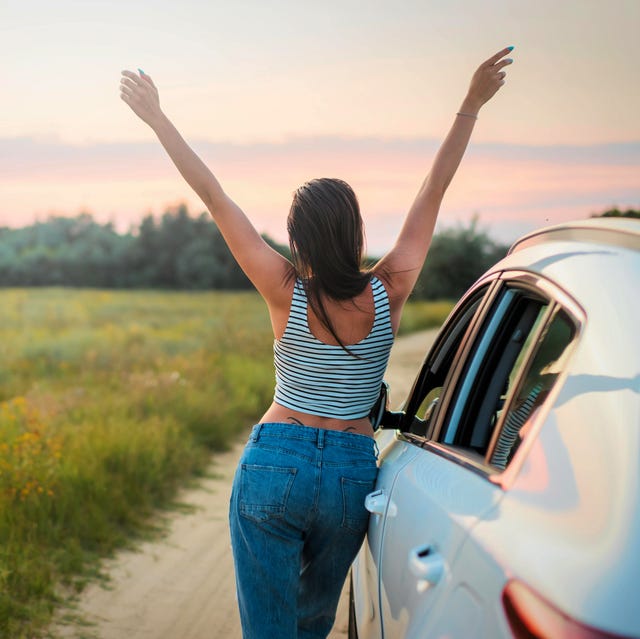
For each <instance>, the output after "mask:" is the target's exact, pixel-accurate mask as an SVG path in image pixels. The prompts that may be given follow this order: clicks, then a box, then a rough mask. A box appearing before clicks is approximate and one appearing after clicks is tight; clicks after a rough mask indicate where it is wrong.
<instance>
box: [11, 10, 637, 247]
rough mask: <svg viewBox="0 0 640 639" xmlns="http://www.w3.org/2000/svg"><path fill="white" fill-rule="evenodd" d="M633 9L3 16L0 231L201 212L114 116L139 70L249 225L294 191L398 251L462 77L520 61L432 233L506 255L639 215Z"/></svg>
mask: <svg viewBox="0 0 640 639" xmlns="http://www.w3.org/2000/svg"><path fill="white" fill-rule="evenodd" d="M639 28H640V2H638V0H608V1H606V2H605V0H566V1H564V2H557V0H554V1H552V0H501V1H498V0H421V1H418V0H397V1H395V2H391V1H381V0H369V1H364V0H361V1H355V0H344V1H342V2H337V1H335V0H329V1H326V2H323V3H316V2H305V1H302V0H298V1H297V2H294V1H293V0H273V1H271V2H268V3H267V2H259V1H257V0H246V1H241V0H237V1H235V2H221V1H215V0H207V1H205V0H180V1H178V0H175V1H173V2H167V1H165V0H155V1H153V2H151V1H147V2H144V1H142V0H121V1H116V0H95V1H89V2H88V1H86V0H84V1H80V0H75V1H72V0H58V1H57V2H55V3H52V2H49V1H45V0H3V1H2V2H0V47H1V48H2V51H1V53H2V55H1V56H0V65H1V66H0V77H1V78H2V84H3V87H2V92H3V99H2V102H3V106H2V118H0V226H3V225H8V226H21V225H24V224H29V223H31V222H33V221H34V220H36V219H44V218H46V217H47V216H48V215H50V214H64V215H75V214H77V213H78V212H80V211H82V210H85V211H90V212H91V213H93V215H94V216H95V217H96V218H97V219H99V220H101V221H107V220H111V221H113V222H115V223H116V225H117V226H118V228H120V229H123V230H124V229H126V228H128V227H129V226H130V225H131V224H137V222H138V221H139V220H140V219H141V217H142V216H143V215H145V214H147V213H149V212H152V213H157V214H159V213H161V212H162V211H164V210H165V208H166V207H168V206H171V205H174V204H176V203H177V202H186V203H187V204H188V205H189V207H190V209H191V210H192V212H194V213H196V212H200V211H201V210H202V208H203V207H202V205H201V204H200V203H199V202H198V201H197V199H196V198H195V196H193V195H192V194H191V192H190V191H189V188H188V187H187V186H186V185H185V184H184V183H183V182H182V180H181V178H180V177H179V176H177V174H176V172H175V170H174V169H173V167H172V166H171V164H170V162H169V161H168V160H167V159H166V158H165V157H164V155H163V152H162V150H161V149H160V148H159V145H158V144H157V143H156V142H155V141H154V138H153V134H152V133H151V132H150V130H148V129H147V128H146V127H145V125H143V124H142V123H141V122H139V121H138V120H137V119H136V118H135V116H133V114H132V113H131V112H129V111H128V109H127V107H126V106H125V105H124V103H122V102H121V101H120V99H119V96H118V84H119V74H120V70H121V69H122V68H130V69H135V68H136V67H141V68H143V69H144V70H145V71H146V72H147V73H149V74H150V75H152V76H153V78H154V80H155V81H156V84H157V85H158V86H159V88H160V95H161V101H162V104H163V107H164V108H165V111H166V112H167V113H168V115H169V116H170V117H171V118H172V119H173V120H174V122H175V124H176V125H177V126H178V128H179V129H181V131H182V132H183V134H184V135H185V137H186V138H187V139H188V140H189V141H190V142H191V143H192V144H193V146H194V147H195V148H196V150H197V151H198V152H200V153H201V155H202V156H203V158H204V159H205V161H207V162H208V163H209V165H210V167H211V168H212V170H213V171H214V172H215V173H216V174H217V176H218V177H219V179H220V180H221V182H222V183H223V186H224V187H225V189H226V190H227V191H228V192H229V194H230V195H231V196H232V197H233V198H234V199H235V200H236V201H237V202H238V203H239V204H240V205H241V206H243V208H244V209H245V210H246V211H247V213H248V215H249V216H250V218H251V219H252V220H254V222H255V224H256V226H257V227H258V228H259V229H260V230H261V231H264V232H267V233H269V234H270V235H271V236H272V237H274V238H275V239H277V240H279V241H284V239H285V217H286V213H287V210H288V206H289V202H290V198H291V192H292V191H293V190H294V189H295V188H296V187H297V186H298V185H299V184H300V183H302V182H304V181H305V180H307V179H309V178H311V177H318V176H325V175H326V176H335V177H341V178H343V179H346V180H347V181H348V182H350V183H351V184H352V185H353V187H354V188H355V190H356V192H357V193H358V195H359V198H360V202H361V205H362V210H363V216H364V218H365V222H366V224H367V236H368V242H369V249H370V251H371V252H378V253H379V252H381V251H383V250H384V249H385V248H387V247H389V246H390V244H391V243H392V242H393V238H394V237H395V234H396V233H397V231H398V229H399V226H400V223H401V220H402V215H403V214H404V212H405V211H406V210H407V208H408V207H409V205H410V204H411V200H412V198H413V196H414V195H415V192H416V191H417V188H418V186H419V184H420V182H421V181H422V179H423V177H424V175H425V173H426V171H428V168H429V165H430V163H431V161H432V159H433V155H434V153H435V150H436V149H437V145H438V143H439V141H440V140H441V139H442V137H443V136H444V135H445V133H446V130H447V128H448V126H449V123H450V122H451V119H452V117H453V114H454V113H455V111H456V110H457V108H458V106H459V103H460V101H461V99H462V97H463V96H464V92H465V90H466V87H467V84H468V81H469V78H470V76H471V73H472V72H473V70H474V69H475V67H476V66H477V65H478V64H479V63H480V62H481V61H482V60H483V59H484V58H486V57H488V56H489V55H490V54H492V53H493V52H494V51H496V50H498V49H499V48H501V47H502V46H506V45H509V44H512V45H514V46H515V50H514V53H513V57H514V59H515V62H514V64H513V66H512V67H510V69H509V75H508V79H507V84H506V86H505V87H504V88H503V90H502V91H501V92H500V93H499V94H498V96H497V97H496V98H495V99H494V100H493V101H492V102H491V103H489V104H488V105H487V106H486V107H485V109H484V110H483V111H482V112H481V114H480V120H479V121H478V124H477V127H476V131H475V133H474V137H473V139H472V143H471V146H470V149H469V152H468V155H467V157H466V158H465V160H464V162H463V164H462V166H461V168H460V171H459V173H458V176H457V177H456V179H455V181H454V183H453V184H452V186H451V189H450V191H449V193H448V194H447V197H446V200H445V203H444V205H443V208H442V212H441V218H440V224H441V225H452V224H456V223H459V222H461V223H466V222H467V221H468V220H469V219H470V218H471V217H472V216H473V215H475V214H477V215H479V216H480V221H481V224H482V225H483V226H485V227H486V228H488V229H489V231H490V233H491V234H492V235H493V236H494V237H496V238H497V239H500V240H503V241H511V240H513V239H515V237H516V236H517V235H518V234H519V233H521V232H524V231H527V230H529V229H532V228H535V227H539V226H543V225H547V224H553V223H557V222H561V221H564V220H568V219H577V218H581V217H586V216H588V215H589V214H590V213H592V212H596V211H601V210H603V209H605V208H607V207H610V206H614V205H617V206H620V207H627V206H629V207H636V208H637V207H639V206H640V118H639V117H638V113H640V60H639V56H638V52H637V44H636V43H637V32H638V29H639Z"/></svg>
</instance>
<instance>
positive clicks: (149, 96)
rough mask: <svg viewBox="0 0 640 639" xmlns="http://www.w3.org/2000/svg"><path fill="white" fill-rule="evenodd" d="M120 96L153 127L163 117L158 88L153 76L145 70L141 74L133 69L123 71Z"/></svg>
mask: <svg viewBox="0 0 640 639" xmlns="http://www.w3.org/2000/svg"><path fill="white" fill-rule="evenodd" d="M120 97H121V98H122V100H124V102H126V103H127V104H128V105H129V107H131V110H132V111H133V112H134V113H135V114H136V115H137V116H138V117H139V118H140V119H141V120H142V121H143V122H146V123H147V124H148V125H149V126H150V127H151V128H154V126H155V125H156V124H157V123H158V122H159V121H160V119H161V118H162V117H163V113H162V109H160V97H159V95H158V89H157V88H156V85H155V84H154V83H153V80H152V79H151V76H149V75H147V74H146V73H144V72H143V71H140V74H139V75H138V74H137V73H133V72H132V71H123V72H122V78H121V79H120Z"/></svg>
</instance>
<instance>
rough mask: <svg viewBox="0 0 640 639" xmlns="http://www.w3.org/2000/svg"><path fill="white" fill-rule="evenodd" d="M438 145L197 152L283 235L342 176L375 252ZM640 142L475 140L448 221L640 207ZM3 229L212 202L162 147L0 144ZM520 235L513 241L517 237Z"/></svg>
mask: <svg viewBox="0 0 640 639" xmlns="http://www.w3.org/2000/svg"><path fill="white" fill-rule="evenodd" d="M438 144H439V143H438V142H437V141H435V140H433V139H428V138H419V139H409V138H406V139H405V138H367V137H360V138H353V137H340V136H325V137H296V138H289V139H286V140H282V141H280V142H273V143H267V142H262V143H251V144H240V143H226V142H211V141H206V140H200V141H196V142H194V143H193V146H194V149H195V150H196V151H197V152H198V153H199V154H200V155H201V156H202V158H203V159H204V160H205V162H207V164H208V165H209V166H210V167H211V168H212V169H213V170H214V172H215V173H216V175H217V176H218V177H219V179H220V180H221V182H222V184H223V185H224V186H225V189H226V190H227V192H228V193H229V194H230V195H231V196H232V197H233V198H234V199H236V200H237V201H238V203H239V204H240V205H241V206H242V207H243V208H244V209H245V210H246V211H247V213H248V214H249V216H250V217H251V219H253V220H254V223H255V224H256V226H257V227H258V228H259V229H260V230H262V231H266V232H268V233H269V234H271V235H272V236H274V237H275V238H276V239H280V240H281V241H282V240H284V219H285V216H286V212H287V210H288V207H289V204H290V199H291V193H292V191H293V190H294V189H295V188H296V187H297V186H298V185H299V184H301V183H303V182H304V181H306V180H307V179H309V178H312V177H320V176H330V177H341V178H343V179H346V180H347V181H348V182H350V183H351V184H352V185H353V187H354V189H355V190H356V193H358V196H359V199H360V202H361V207H362V210H363V215H364V217H365V221H366V223H367V228H368V231H367V235H368V239H369V246H370V248H372V249H375V250H376V251H380V250H383V249H384V248H385V247H388V246H389V244H390V241H391V239H390V238H393V236H394V235H395V233H397V231H398V230H399V228H400V225H401V223H402V219H403V215H404V212H405V211H407V210H408V208H409V206H410V205H411V202H412V200H413V197H414V196H415V193H416V192H417V190H418V187H419V185H420V183H421V182H422V180H423V179H424V176H425V175H426V173H427V171H428V170H429V167H430V165H431V162H432V161H433V158H434V156H435V153H436V151H437V148H438ZM639 174H640V141H638V142H625V143H611V144H598V145H585V146H579V145H574V146H570V145H539V146H536V145H510V144H486V143H473V142H472V144H471V145H470V148H469V151H468V154H467V157H466V158H465V159H464V161H463V164H462V166H461V169H460V170H459V173H458V175H457V176H456V178H455V180H454V181H453V183H452V185H451V188H450V189H449V192H448V193H447V196H446V198H445V202H444V204H443V207H442V212H441V223H443V224H450V223H456V222H464V221H465V220H468V219H469V218H470V217H471V216H472V215H473V214H476V213H477V214H479V215H480V217H481V221H482V222H485V223H486V224H487V225H488V226H489V227H490V229H492V231H493V232H494V233H495V234H496V235H499V236H501V238H500V239H503V240H505V241H510V240H511V239H514V238H515V236H516V235H517V234H519V233H520V232H521V231H522V230H529V229H530V228H534V227H536V226H542V225H544V224H546V223H554V222H561V221H564V220H566V219H573V218H576V217H586V216H588V215H589V214H590V213H592V212H594V211H599V210H602V209H603V208H606V207H609V206H613V205H619V206H638V205H640V184H639V183H638V180H637V176H638V175H639ZM0 189H1V192H2V194H3V196H2V198H1V199H0V224H9V225H12V226H15V225H22V224H25V223H29V222H30V221H32V220H33V219H34V218H35V217H36V216H40V217H42V216H43V215H45V214H46V213H47V212H50V211H58V212H60V211H65V212H67V213H68V214H74V213H76V212H78V210H80V209H88V210H91V211H92V212H94V214H95V215H96V217H97V218H101V217H102V218H109V219H111V220H114V221H115V222H116V223H119V225H120V226H123V225H128V224H131V223H135V222H136V221H137V220H139V219H140V217H141V216H142V215H143V214H144V213H146V212H148V211H150V210H151V211H155V212H161V211H162V210H164V208H166V206H167V205H168V204H174V203H175V202H177V201H185V202H186V203H187V204H189V205H190V207H191V209H192V210H194V211H201V210H202V209H203V208H204V207H203V206H202V204H201V203H200V202H199V201H198V200H197V198H196V197H195V196H194V195H193V193H192V192H191V191H190V189H189V187H188V186H187V185H186V184H185V183H184V182H183V180H182V179H181V178H180V176H179V175H178V174H177V172H176V170H175V168H174V167H173V166H172V164H171V162H170V161H169V160H168V158H167V157H166V155H165V153H164V151H163V150H162V148H161V147H160V145H159V144H158V143H157V142H121V143H100V144H87V145H70V144H65V143H62V142H59V141H55V140H37V139H33V138H27V137H23V138H4V139H1V138H0ZM511 235H513V237H510V236H511Z"/></svg>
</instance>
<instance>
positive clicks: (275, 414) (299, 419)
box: [260, 402, 373, 437]
mask: <svg viewBox="0 0 640 639" xmlns="http://www.w3.org/2000/svg"><path fill="white" fill-rule="evenodd" d="M260 423H261V424H269V423H278V424H296V425H298V426H310V427H311V428H325V429H327V430H338V431H342V432H344V433H357V434H358V435H367V436H368V437H373V428H372V427H371V422H370V421H369V418H368V417H360V418H358V419H336V418H335V417H320V416H318V415H309V413H302V412H300V411H297V410H293V409H291V408H285V407H284V406H281V405H280V404H276V403H275V402H273V403H272V404H271V406H269V408H268V409H267V412H266V413H265V414H264V415H263V416H262V419H261V420H260Z"/></svg>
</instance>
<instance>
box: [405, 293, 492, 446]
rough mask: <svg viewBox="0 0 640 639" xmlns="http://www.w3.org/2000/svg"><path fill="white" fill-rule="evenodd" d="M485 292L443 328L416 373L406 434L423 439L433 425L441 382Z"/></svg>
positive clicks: (477, 295) (461, 307) (447, 372)
mask: <svg viewBox="0 0 640 639" xmlns="http://www.w3.org/2000/svg"><path fill="white" fill-rule="evenodd" d="M487 288H488V287H482V288H481V289H479V290H478V291H475V292H474V293H473V294H472V295H471V296H470V297H469V299H468V300H466V301H465V303H464V304H462V305H461V306H460V308H459V309H458V311H457V312H456V314H455V315H454V316H453V317H452V318H451V319H450V320H449V321H448V322H447V324H446V326H445V327H443V331H442V333H441V339H440V340H439V343H438V344H437V345H436V346H435V348H434V350H433V351H432V352H431V353H430V354H429V358H428V359H427V361H426V363H425V365H424V367H423V368H422V370H421V371H420V375H419V376H418V379H417V380H416V383H415V385H414V389H413V391H412V394H411V397H410V399H409V402H408V404H407V421H406V423H407V424H408V427H407V428H405V430H406V431H408V432H411V433H413V434H416V435H421V436H424V435H426V434H427V432H428V431H429V427H430V426H431V425H432V424H433V417H434V415H435V410H436V408H437V407H438V402H439V400H440V396H441V394H442V391H443V387H444V383H445V380H446V379H447V376H448V375H449V371H450V369H451V367H452V365H453V364H454V363H455V360H456V354H457V353H458V351H459V349H460V345H461V343H462V341H463V338H464V336H465V335H466V333H467V331H468V330H469V326H470V325H471V322H472V320H473V318H474V316H475V314H476V312H477V310H478V308H479V306H480V303H481V302H482V299H483V297H484V295H485V294H486V292H487Z"/></svg>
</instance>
